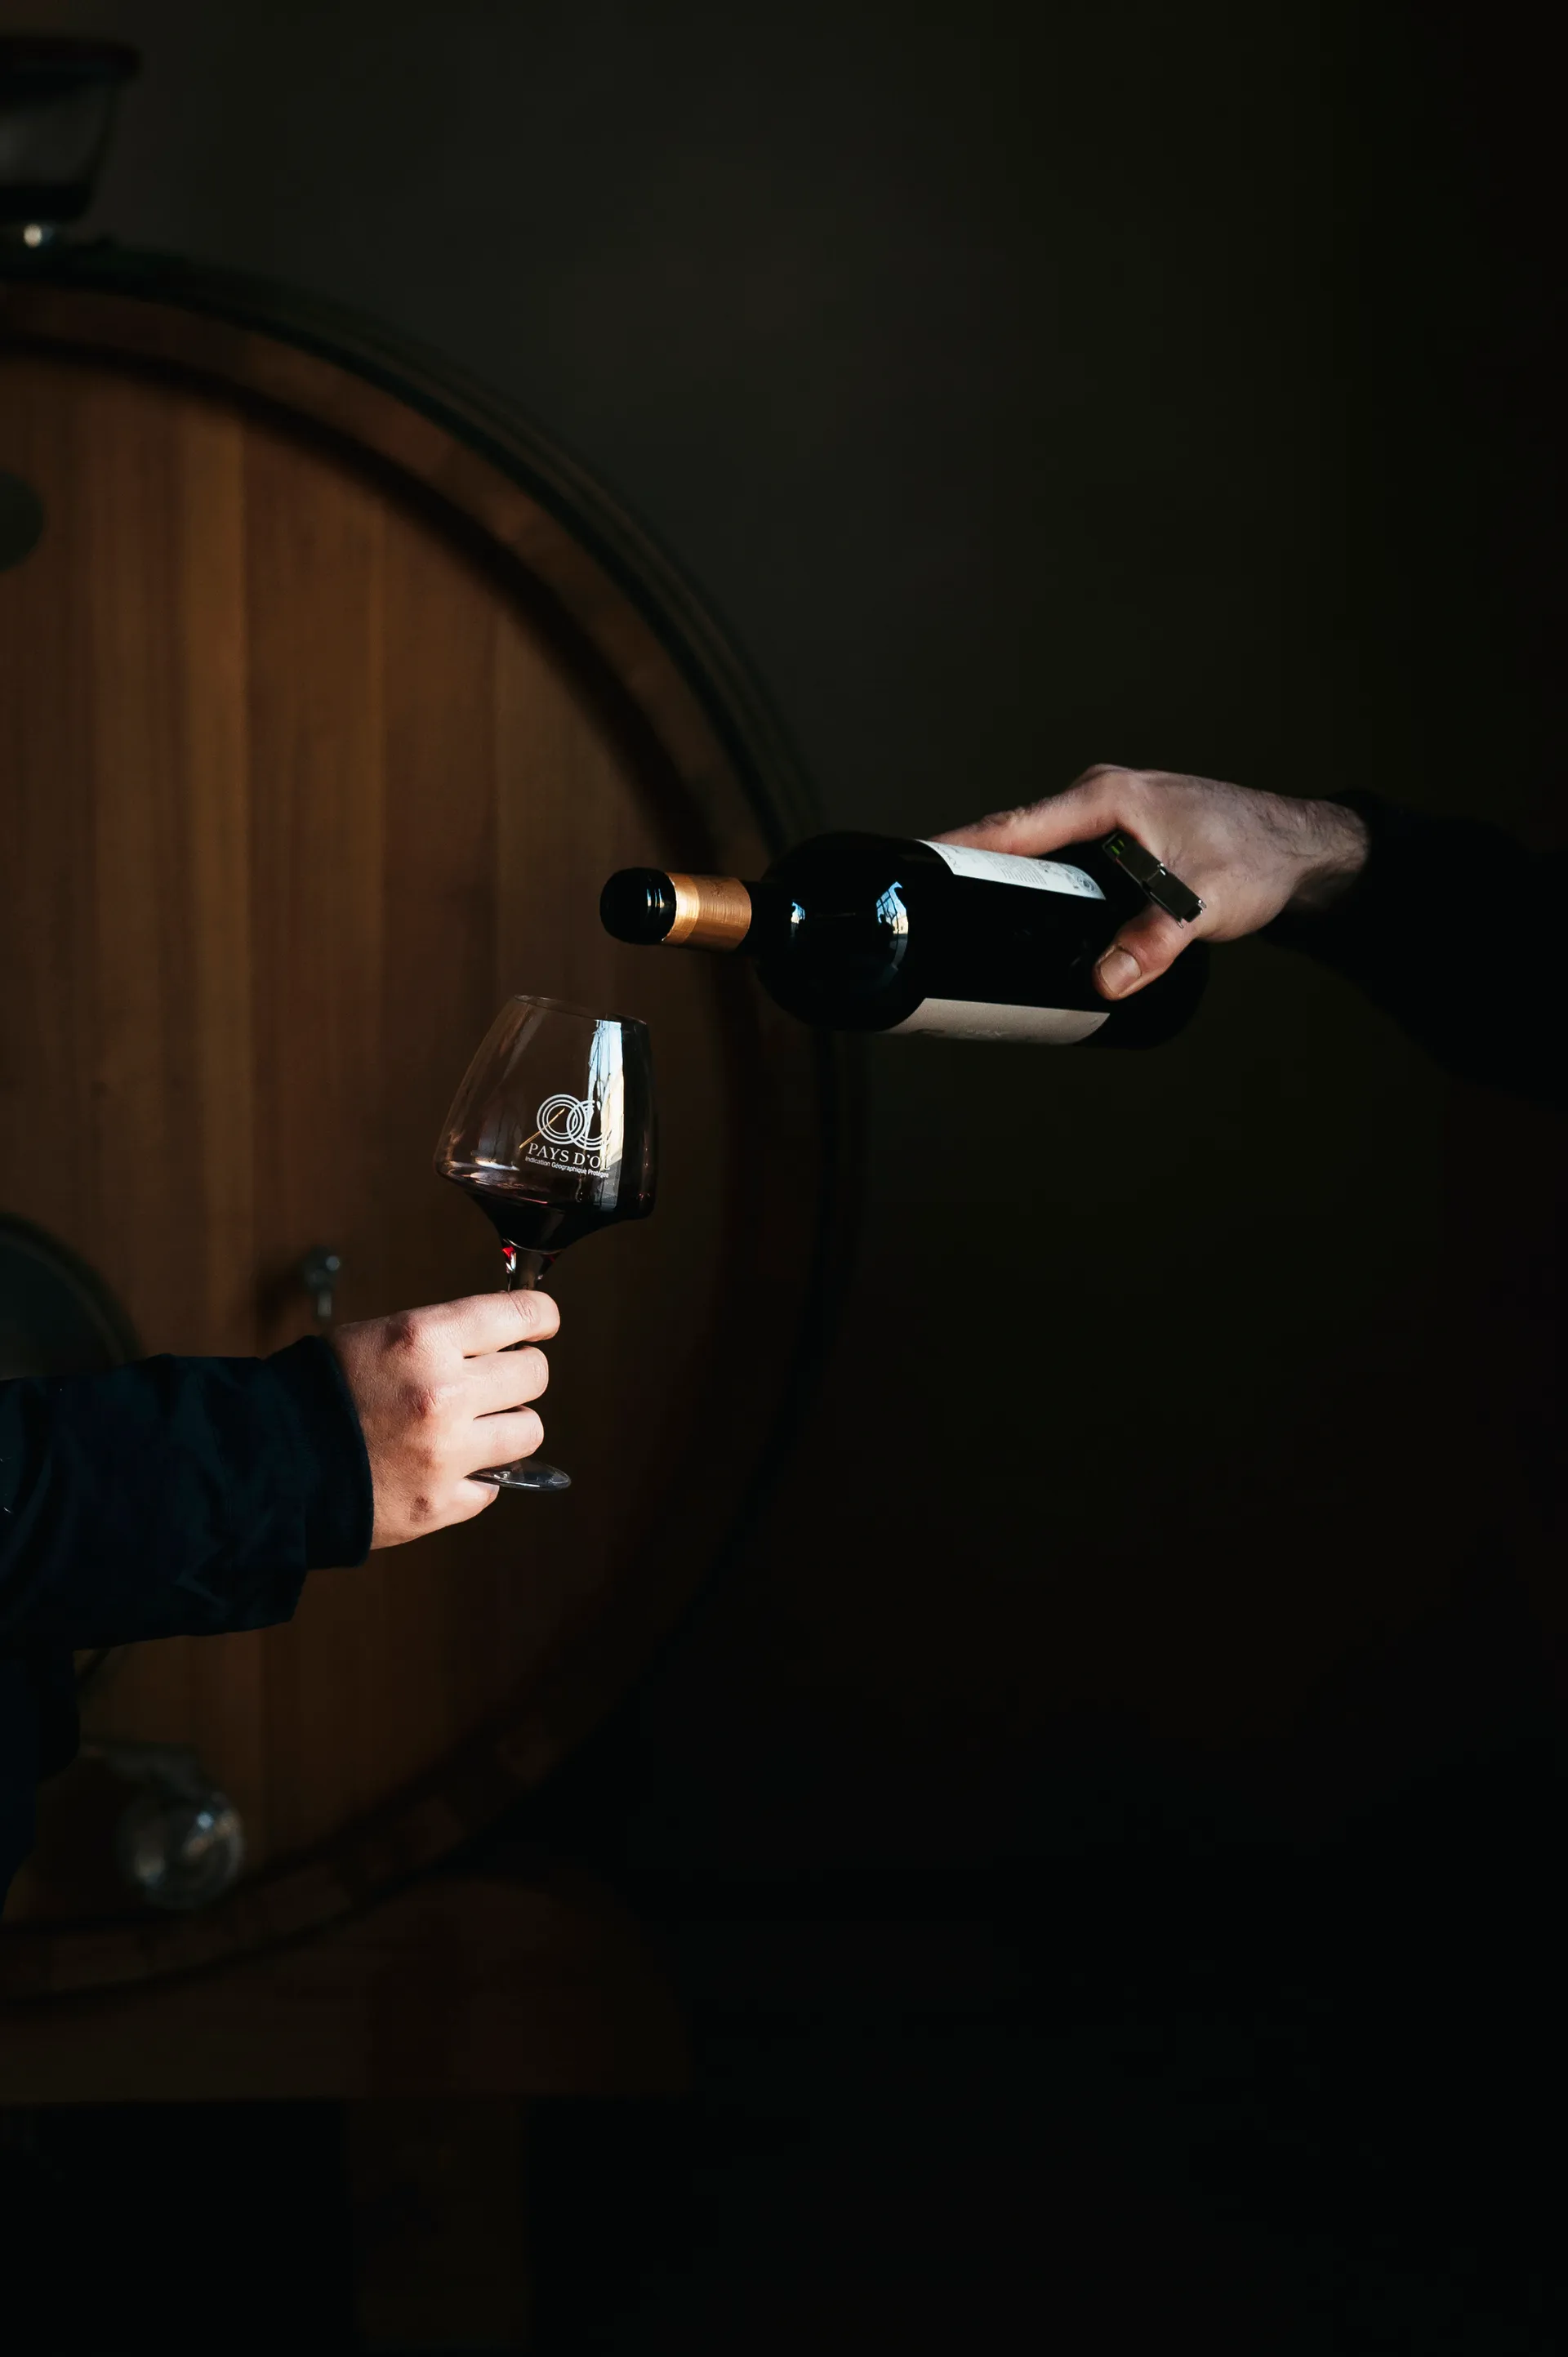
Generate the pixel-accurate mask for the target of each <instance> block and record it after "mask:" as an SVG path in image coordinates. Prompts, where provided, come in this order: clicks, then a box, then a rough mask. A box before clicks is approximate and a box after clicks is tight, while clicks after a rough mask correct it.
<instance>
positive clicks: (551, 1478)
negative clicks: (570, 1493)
mask: <svg viewBox="0 0 1568 2357" xmlns="http://www.w3.org/2000/svg"><path fill="white" fill-rule="evenodd" d="M468 1479H469V1480H470V1481H489V1483H490V1485H491V1487H492V1488H493V1489H497V1490H569V1489H570V1488H571V1486H572V1476H571V1475H570V1473H563V1472H562V1470H561V1468H560V1467H559V1465H542V1464H541V1463H540V1462H539V1459H538V1458H536V1457H520V1458H518V1461H517V1463H516V1464H515V1465H491V1466H489V1467H487V1469H485V1471H484V1472H483V1473H470V1474H469V1476H468Z"/></svg>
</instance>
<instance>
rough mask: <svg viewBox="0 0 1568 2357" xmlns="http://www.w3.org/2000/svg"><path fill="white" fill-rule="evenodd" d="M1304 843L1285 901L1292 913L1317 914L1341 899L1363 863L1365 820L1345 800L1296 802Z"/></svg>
mask: <svg viewBox="0 0 1568 2357" xmlns="http://www.w3.org/2000/svg"><path fill="white" fill-rule="evenodd" d="M1300 809H1301V812H1302V815H1303V823H1304V833H1305V838H1306V839H1305V845H1304V847H1303V855H1302V868H1301V875H1300V878H1299V880H1298V882H1297V884H1296V888H1295V889H1294V892H1293V893H1292V894H1291V897H1290V899H1289V900H1288V901H1287V902H1286V903H1285V906H1286V908H1287V909H1289V910H1290V911H1291V912H1292V913H1293V914H1295V915H1301V916H1314V917H1315V916H1320V915H1322V914H1323V912H1324V911H1325V910H1326V909H1331V908H1333V906H1334V904H1335V902H1336V901H1337V900H1340V899H1343V898H1344V896H1345V894H1346V893H1347V892H1348V890H1349V889H1350V887H1351V886H1352V884H1354V883H1355V881H1356V879H1357V877H1359V875H1360V873H1361V871H1362V869H1363V868H1364V867H1365V866H1366V864H1367V853H1368V849H1369V843H1370V837H1369V834H1368V829H1367V822H1366V820H1365V819H1364V818H1363V817H1362V816H1361V814H1360V813H1359V811H1355V810H1352V809H1351V808H1350V807H1349V805H1348V803H1345V802H1302V803H1301V804H1300Z"/></svg>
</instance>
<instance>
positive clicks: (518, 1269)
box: [501, 1244, 555, 1293]
mask: <svg viewBox="0 0 1568 2357" xmlns="http://www.w3.org/2000/svg"><path fill="white" fill-rule="evenodd" d="M501 1251H502V1256H503V1258H504V1259H505V1261H506V1289H507V1291H508V1292H509V1293H537V1292H538V1291H539V1289H540V1287H541V1286H542V1284H543V1282H544V1280H545V1278H546V1277H547V1276H548V1275H549V1274H550V1272H551V1270H552V1268H553V1266H554V1265H555V1255H554V1254H553V1253H546V1252H530V1251H528V1250H527V1249H526V1247H525V1246H524V1245H522V1244H503V1245H502V1247H501Z"/></svg>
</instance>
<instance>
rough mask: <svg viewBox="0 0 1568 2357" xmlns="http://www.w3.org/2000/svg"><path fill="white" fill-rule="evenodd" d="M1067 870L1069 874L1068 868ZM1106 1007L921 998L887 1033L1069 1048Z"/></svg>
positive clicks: (1094, 1024) (1095, 1027)
mask: <svg viewBox="0 0 1568 2357" xmlns="http://www.w3.org/2000/svg"><path fill="white" fill-rule="evenodd" d="M981 856H983V855H981ZM1023 865H1024V866H1033V865H1034V862H1033V861H1032V860H1026V861H1025V862H1024V863H1023ZM1067 872H1068V873H1069V875H1070V874H1072V873H1073V871H1072V870H1071V869H1070V868H1069V870H1068V871H1067ZM1110 1012H1111V1009H1110V1008H1109V1007H1106V1008H1105V1010H1104V1012H1103V1013H1099V1012H1092V1011H1090V1010H1089V1009H1088V1008H1085V1007H1081V1006H985V1005H984V1004H983V1002H982V1001H981V1000H979V999H975V998H922V999H921V1001H920V1003H919V1005H918V1006H917V1007H916V1009H915V1012H914V1013H913V1015H906V1017H904V1020H903V1022H902V1023H894V1024H892V1025H890V1026H889V1028H888V1032H887V1037H888V1038H889V1039H896V1038H897V1035H898V1033H899V1032H900V1031H930V1032H934V1033H936V1034H938V1035H939V1036H940V1037H941V1038H943V1039H1017V1040H1033V1041H1034V1042H1035V1043H1036V1046H1038V1045H1041V1044H1044V1045H1046V1046H1047V1047H1052V1048H1069V1047H1070V1046H1071V1045H1072V1043H1073V1041H1074V1040H1075V1039H1088V1037H1089V1035H1090V1032H1091V1031H1098V1030H1099V1028H1100V1027H1101V1024H1102V1023H1103V1022H1104V1020H1105V1017H1106V1016H1107V1015H1109V1014H1110Z"/></svg>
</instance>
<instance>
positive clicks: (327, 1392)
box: [263, 1334, 375, 1571]
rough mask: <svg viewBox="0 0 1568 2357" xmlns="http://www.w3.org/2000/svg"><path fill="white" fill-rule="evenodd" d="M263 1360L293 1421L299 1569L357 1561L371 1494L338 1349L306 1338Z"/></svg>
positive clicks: (366, 1536)
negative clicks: (302, 1554) (302, 1562)
mask: <svg viewBox="0 0 1568 2357" xmlns="http://www.w3.org/2000/svg"><path fill="white" fill-rule="evenodd" d="M263 1365H264V1366H265V1368H266V1370H267V1372H268V1373H269V1374H271V1375H274V1376H275V1378H276V1379H277V1381H278V1383H280V1384H281V1385H282V1386H283V1390H284V1393H285V1397H286V1399H287V1401H288V1404H289V1406H290V1409H291V1411H292V1414H293V1415H294V1419H295V1454H296V1462H297V1464H298V1467H299V1482H300V1497H301V1513H302V1519H303V1536H304V1548H305V1568H306V1571H324V1570H326V1569H328V1567H329V1566H332V1565H334V1564H349V1563H363V1561H364V1559H365V1557H366V1555H369V1553H370V1551H371V1519H372V1517H373V1514H374V1512H375V1496H374V1492H373V1491H372V1489H371V1460H370V1458H369V1457H368V1455H367V1454H366V1451H365V1437H364V1435H363V1433H362V1432H361V1431H360V1412H359V1410H358V1408H357V1407H356V1406H355V1405H354V1399H353V1394H352V1393H351V1392H350V1391H349V1384H348V1381H347V1378H346V1377H345V1375H344V1373H343V1369H342V1366H341V1364H340V1362H339V1361H338V1353H337V1351H334V1350H333V1349H332V1347H331V1345H330V1343H328V1342H325V1341H322V1340H319V1339H318V1337H317V1336H316V1335H314V1334H307V1335H306V1338H305V1340H304V1341H303V1342H294V1343H291V1344H290V1346H289V1348H288V1349H287V1350H286V1351H277V1352H275V1353H274V1356H273V1357H272V1358H270V1359H267V1360H264V1361H263Z"/></svg>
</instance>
